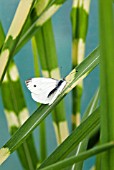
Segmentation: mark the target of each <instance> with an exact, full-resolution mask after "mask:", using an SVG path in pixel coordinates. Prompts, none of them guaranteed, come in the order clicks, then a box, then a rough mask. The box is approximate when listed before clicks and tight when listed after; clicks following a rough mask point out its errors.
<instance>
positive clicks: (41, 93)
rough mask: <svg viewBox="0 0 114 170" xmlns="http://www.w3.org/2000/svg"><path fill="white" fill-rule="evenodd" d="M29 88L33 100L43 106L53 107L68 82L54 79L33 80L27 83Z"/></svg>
mask: <svg viewBox="0 0 114 170" xmlns="http://www.w3.org/2000/svg"><path fill="white" fill-rule="evenodd" d="M25 83H26V86H27V88H28V89H29V90H30V92H31V96H32V98H33V99H34V100H35V101H36V102H38V103H43V104H49V105H51V104H52V103H53V102H54V101H55V99H56V98H57V96H58V95H59V94H60V93H61V92H62V90H63V89H64V87H65V85H66V81H65V80H64V79H62V80H55V79H52V78H43V77H42V78H31V79H29V80H26V81H25Z"/></svg>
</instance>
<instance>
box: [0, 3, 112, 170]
mask: <svg viewBox="0 0 114 170" xmlns="http://www.w3.org/2000/svg"><path fill="white" fill-rule="evenodd" d="M65 1H66V0H53V1H50V0H49V1H48V2H47V1H45V0H44V1H42V0H39V1H37V0H31V1H30V2H29V1H27V2H26V5H25V4H24V3H25V1H20V2H19V6H18V7H17V11H16V13H15V17H14V19H13V22H12V23H11V26H10V28H9V31H8V34H7V35H6V37H5V34H4V28H3V26H2V24H1V22H0V87H1V91H2V93H1V94H2V100H3V104H4V113H5V115H6V119H7V124H8V128H9V131H10V135H11V137H10V139H9V140H8V141H7V142H5V144H4V146H3V147H2V148H1V149H0V163H1V164H2V163H3V162H4V161H5V160H6V159H7V158H8V157H9V156H10V154H12V153H13V152H14V151H17V153H18V156H19V158H20V162H21V164H22V166H23V169H27V170H34V169H36V168H37V169H51V168H52V169H53V168H54V169H58V168H61V167H63V168H66V167H68V168H69V169H72V168H73V169H78V170H81V169H82V168H83V163H84V160H86V159H87V158H88V157H91V156H93V155H96V154H98V153H101V152H104V151H106V152H104V153H103V154H100V155H99V157H97V161H98V159H99V160H102V161H101V165H102V169H103V170H104V169H106V170H107V169H109V170H112V169H111V168H112V167H114V165H113V164H114V161H113V160H114V148H113V147H114V144H113V141H114V126H113V124H114V115H113V112H114V107H113V103H114V88H113V87H114V76H113V70H114V67H113V63H114V62H113V61H114V59H113V58H114V48H113V40H114V35H113V34H114V33H113V30H114V27H113V19H114V18H113V8H112V1H111V0H106V1H105V3H104V1H103V0H100V1H99V7H100V8H99V16H100V17H99V18H100V19H99V20H100V40H101V46H100V47H97V48H96V49H94V50H93V51H92V52H91V53H90V54H89V55H88V56H87V57H86V59H85V60H83V61H82V60H81V62H80V63H78V62H77V61H78V59H79V58H78V57H79V56H78V55H77V54H78V50H79V49H78V50H77V48H76V47H77V46H75V45H77V44H78V45H79V44H80V40H81V39H83V43H84V47H85V39H86V34H87V27H88V15H89V7H88V11H87V10H86V9H85V4H84V3H85V2H84V1H83V4H82V5H79V2H80V0H79V1H77V2H78V5H77V6H75V7H74V6H72V10H71V20H72V23H71V24H72V37H73V39H72V44H74V46H75V48H74V46H73V48H72V50H73V51H75V52H74V53H73V59H72V60H73V61H72V68H73V70H72V71H71V72H70V73H69V74H68V75H67V76H66V77H65V80H66V82H67V84H66V86H65V88H64V89H63V91H62V93H61V94H60V95H59V96H58V97H57V99H56V100H55V101H54V103H52V105H50V106H49V105H43V104H42V105H40V106H38V108H37V109H36V111H35V112H34V113H32V115H31V116H29V111H28V109H27V106H26V101H25V99H24V95H23V90H22V86H21V81H20V75H19V73H18V68H17V66H16V64H15V62H14V60H13V57H14V56H15V54H16V53H17V52H18V51H20V50H21V48H22V47H23V46H24V45H25V43H26V42H27V41H28V40H30V38H32V47H33V56H34V72H35V75H37V76H39V75H40V69H39V67H41V71H42V74H43V76H45V77H52V78H60V71H59V67H58V59H57V58H58V57H57V53H56V45H55V40H54V34H53V29H52V24H51V17H52V16H53V14H54V13H55V12H56V11H57V10H58V9H59V8H60V7H61V6H62V5H63V4H64V2H65ZM44 2H45V3H44ZM73 2H74V3H73V4H75V0H74V1H73ZM107 7H108V8H107ZM22 10H24V13H22V12H21V11H22ZM106 11H107V14H106ZM81 17H82V20H81ZM18 22H19V23H20V25H18V26H17V28H15V25H17V24H18ZM77 42H78V43H77ZM76 43H77V44H76ZM76 50H77V51H76ZM83 52H84V49H83ZM75 54H76V55H75ZM100 54H101V55H100ZM82 58H83V57H82ZM99 59H100V60H99ZM99 61H100V78H101V84H100V87H101V89H100V90H101V91H100V92H101V93H100V95H101V96H100V97H101V98H100V103H98V101H99V93H98V91H97V93H96V94H95V95H94V96H93V98H92V100H91V101H90V103H89V105H88V107H87V109H86V111H85V113H84V116H83V118H82V120H81V122H80V125H79V126H78V127H76V125H74V128H73V129H74V130H73V131H72V132H71V133H70V134H69V133H68V126H67V118H66V108H65V105H64V102H63V98H64V97H65V96H66V95H67V94H68V93H69V92H70V91H71V90H72V89H73V90H74V91H75V90H76V91H75V92H76V93H74V94H73V98H72V99H73V101H72V103H73V105H72V106H73V110H74V112H76V111H80V105H81V95H82V92H83V91H82V87H81V86H79V83H80V81H82V80H83V79H84V78H85V77H87V76H88V74H89V73H90V72H91V71H92V70H93V69H94V68H95V67H96V66H97V65H98V64H99ZM22 62H23V61H22ZM77 85H78V86H77ZM91 85H93V84H92V83H91ZM76 86H77V88H75V87H76ZM77 93H78V95H79V96H78V95H77ZM60 101H61V103H59V102H60ZM75 104H76V105H77V108H75V107H74V106H75ZM100 105H101V106H100ZM52 111H53V116H52V117H53V124H54V128H55V135H56V139H57V142H58V144H59V146H58V147H57V148H56V149H55V150H54V151H53V153H52V154H50V156H47V155H46V150H47V146H46V142H45V141H46V135H48V134H46V130H45V123H44V120H45V118H46V117H47V116H48V115H49V114H50V112H52ZM40 125H41V126H40ZM38 126H40V135H39V136H40V141H41V142H40V148H41V149H40V150H38V155H39V158H40V159H38V156H37V148H36V146H35V144H34V138H33V135H32V132H33V130H34V129H35V128H36V127H38ZM99 130H101V131H100V138H98V139H97V143H96V142H93V146H92V148H91V149H90V150H88V148H89V141H90V139H91V138H93V137H94V136H95V134H96V133H97V132H98V131H99ZM52 135H54V134H52ZM99 143H100V146H98V145H99ZM95 145H96V146H95ZM64 159H65V160H64ZM79 162H80V163H79ZM6 164H7V161H6ZM74 164H75V165H74ZM1 166H2V165H1ZM71 166H72V167H71ZM96 167H98V165H97V166H96Z"/></svg>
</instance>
